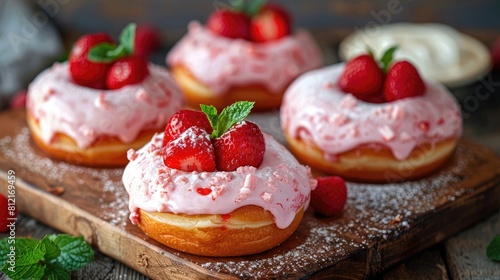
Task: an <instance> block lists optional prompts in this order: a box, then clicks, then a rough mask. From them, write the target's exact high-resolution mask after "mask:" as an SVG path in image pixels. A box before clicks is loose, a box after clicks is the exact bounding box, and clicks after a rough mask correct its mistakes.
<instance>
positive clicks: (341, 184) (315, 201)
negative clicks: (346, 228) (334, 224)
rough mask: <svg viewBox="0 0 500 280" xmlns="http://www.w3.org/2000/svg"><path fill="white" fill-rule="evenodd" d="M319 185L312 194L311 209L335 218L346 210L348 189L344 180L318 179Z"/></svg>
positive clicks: (336, 178)
mask: <svg viewBox="0 0 500 280" xmlns="http://www.w3.org/2000/svg"><path fill="white" fill-rule="evenodd" d="M317 180H318V185H317V187H316V189H314V190H313V191H312V192H311V207H312V208H313V209H314V210H315V211H316V212H318V213H320V214H321V215H324V216H333V215H336V214H338V213H340V212H342V209H344V206H345V204H346V201H347V188H346V185H345V181H344V179H342V178H340V177H336V176H331V177H320V178H317Z"/></svg>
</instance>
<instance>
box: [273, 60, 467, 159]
mask: <svg viewBox="0 0 500 280" xmlns="http://www.w3.org/2000/svg"><path fill="white" fill-rule="evenodd" d="M344 65H345V64H336V65H333V66H328V67H325V68H323V69H319V70H314V71H310V72H308V73H306V74H304V75H302V76H301V77H300V78H298V79H297V80H296V81H295V82H293V83H292V85H291V86H290V87H289V88H288V90H287V91H286V93H285V96H284V99H283V104H282V106H281V113H280V114H281V124H282V127H283V129H284V131H285V132H286V133H288V135H289V136H290V137H298V138H301V139H302V140H303V141H305V142H306V143H310V144H314V145H316V146H317V147H318V148H320V149H321V150H322V151H323V152H324V156H325V159H330V160H334V159H335V155H337V154H340V153H343V152H347V151H350V150H352V149H354V148H356V147H358V146H360V145H364V144H382V145H384V146H386V147H388V148H389V149H390V150H391V151H392V154H393V155H394V157H395V158H396V159H398V160H404V159H406V158H407V157H408V156H409V155H410V153H411V152H412V150H413V149H414V148H415V147H416V146H418V145H421V144H424V143H437V142H439V141H441V140H444V139H449V138H455V137H460V136H461V134H462V117H461V112H460V108H459V105H458V103H457V101H456V100H455V99H454V98H453V96H452V95H451V93H450V92H449V91H448V90H447V89H446V88H445V87H444V86H442V85H440V84H434V83H429V82H427V83H426V87H427V90H426V92H425V94H424V95H422V96H418V97H411V98H405V99H400V100H396V101H393V102H390V103H384V104H374V103H367V102H364V101H361V100H358V99H357V98H356V97H354V96H353V95H351V94H349V93H344V92H343V91H342V90H341V89H340V88H339V87H338V86H337V80H338V79H339V77H340V75H341V74H342V72H343V70H344Z"/></svg>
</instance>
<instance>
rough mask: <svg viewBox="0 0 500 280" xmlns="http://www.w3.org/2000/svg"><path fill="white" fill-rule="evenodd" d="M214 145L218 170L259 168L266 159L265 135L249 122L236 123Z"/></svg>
mask: <svg viewBox="0 0 500 280" xmlns="http://www.w3.org/2000/svg"><path fill="white" fill-rule="evenodd" d="M213 143H214V151H215V157H216V164H217V169H218V170H223V171H234V170H236V169H237V168H238V167H240V166H254V167H259V166H260V164H261V163H262V160H263V159H264V152H265V148H266V144H265V142H264V135H263V134H262V132H261V131H260V129H259V127H258V126H257V125H256V124H254V123H252V122H249V121H242V122H239V123H236V124H235V125H234V126H232V127H231V128H230V129H229V130H228V131H226V132H225V133H224V134H223V135H222V136H221V137H219V138H215V139H214V140H213Z"/></svg>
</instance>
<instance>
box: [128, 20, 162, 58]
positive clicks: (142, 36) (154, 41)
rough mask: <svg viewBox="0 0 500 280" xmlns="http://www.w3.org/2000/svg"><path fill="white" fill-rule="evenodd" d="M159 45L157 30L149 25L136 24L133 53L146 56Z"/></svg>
mask: <svg viewBox="0 0 500 280" xmlns="http://www.w3.org/2000/svg"><path fill="white" fill-rule="evenodd" d="M159 46H160V36H159V34H158V31H157V30H156V29H155V28H154V27H152V26H149V25H138V26H137V28H136V30H135V38H134V55H136V56H139V57H143V58H147V57H148V56H149V55H150V54H151V53H152V52H153V51H155V50H156V49H157V48H158V47H159Z"/></svg>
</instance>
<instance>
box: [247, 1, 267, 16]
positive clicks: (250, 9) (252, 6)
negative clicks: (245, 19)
mask: <svg viewBox="0 0 500 280" xmlns="http://www.w3.org/2000/svg"><path fill="white" fill-rule="evenodd" d="M266 2H267V0H254V1H247V5H246V6H245V14H247V15H248V16H249V17H253V16H255V15H256V14H258V13H259V12H260V10H261V9H262V7H263V6H264V4H266Z"/></svg>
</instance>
